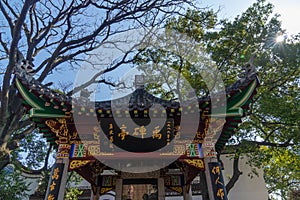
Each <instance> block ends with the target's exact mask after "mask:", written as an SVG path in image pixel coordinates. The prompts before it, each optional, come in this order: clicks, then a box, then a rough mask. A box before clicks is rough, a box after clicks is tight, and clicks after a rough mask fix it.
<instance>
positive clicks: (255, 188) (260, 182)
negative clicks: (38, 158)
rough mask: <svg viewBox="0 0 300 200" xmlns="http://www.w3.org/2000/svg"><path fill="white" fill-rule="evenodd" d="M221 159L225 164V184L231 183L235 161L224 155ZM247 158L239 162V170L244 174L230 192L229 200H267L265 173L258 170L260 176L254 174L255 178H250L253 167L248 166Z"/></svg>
mask: <svg viewBox="0 0 300 200" xmlns="http://www.w3.org/2000/svg"><path fill="white" fill-rule="evenodd" d="M221 159H222V161H223V164H224V171H223V177H224V180H225V183H227V182H228V181H229V177H230V176H232V171H233V160H232V159H230V158H229V157H228V156H226V155H222V156H221ZM246 162H247V157H244V158H243V159H240V160H239V170H240V171H241V172H243V174H242V175H241V176H240V177H239V179H238V181H237V182H236V183H235V185H234V187H233V188H232V189H231V190H230V191H229V194H228V199H229V200H253V199H257V200H267V199H268V192H267V188H266V184H265V181H264V179H263V171H262V170H261V169H256V171H257V172H258V175H259V176H256V175H255V174H253V173H252V175H253V178H250V177H249V176H248V174H249V173H251V167H250V166H249V165H247V164H246Z"/></svg>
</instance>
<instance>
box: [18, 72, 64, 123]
mask: <svg viewBox="0 0 300 200" xmlns="http://www.w3.org/2000/svg"><path fill="white" fill-rule="evenodd" d="M16 87H17V89H18V91H19V93H20V94H21V96H22V98H23V99H24V101H25V102H26V104H28V105H29V106H30V107H31V108H30V110H29V117H30V118H65V117H68V116H67V115H66V113H65V112H63V111H61V110H58V109H53V108H51V107H47V106H46V105H45V102H44V101H43V100H42V99H39V98H38V97H37V96H35V95H34V94H32V93H31V91H30V90H28V89H27V88H26V87H25V86H24V85H23V84H22V82H21V80H20V79H19V78H16Z"/></svg>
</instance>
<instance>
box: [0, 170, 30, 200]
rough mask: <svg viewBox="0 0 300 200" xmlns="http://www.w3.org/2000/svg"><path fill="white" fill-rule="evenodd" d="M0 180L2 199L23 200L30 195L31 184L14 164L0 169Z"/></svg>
mask: <svg viewBox="0 0 300 200" xmlns="http://www.w3.org/2000/svg"><path fill="white" fill-rule="evenodd" d="M0 180H1V181H0V200H22V199H24V197H26V196H28V195H27V192H28V191H29V190H28V187H29V184H28V183H26V181H25V178H24V177H23V176H21V173H20V171H19V170H17V169H15V167H13V166H12V165H8V166H7V167H6V168H4V170H1V171H0Z"/></svg>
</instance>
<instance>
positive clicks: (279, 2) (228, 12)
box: [201, 0, 300, 34]
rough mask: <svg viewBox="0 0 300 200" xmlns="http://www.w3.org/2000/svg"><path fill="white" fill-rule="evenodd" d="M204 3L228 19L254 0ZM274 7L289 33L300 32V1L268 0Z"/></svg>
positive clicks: (211, 0) (209, 1) (206, 1)
mask: <svg viewBox="0 0 300 200" xmlns="http://www.w3.org/2000/svg"><path fill="white" fill-rule="evenodd" d="M201 2H202V3H203V4H204V5H209V6H213V8H214V9H217V8H219V7H220V8H221V11H220V17H225V18H228V19H232V18H234V17H235V16H236V15H238V14H241V13H242V12H243V11H245V10H246V9H247V8H248V7H249V6H250V5H252V4H253V3H254V2H256V1H255V0H239V1H238V0H202V1H201ZM268 2H270V3H272V4H273V5H274V6H275V7H274V12H275V13H278V14H280V15H281V17H280V19H281V20H282V27H283V28H284V29H286V30H287V33H289V34H297V33H300V11H299V10H300V1H299V0H269V1H268Z"/></svg>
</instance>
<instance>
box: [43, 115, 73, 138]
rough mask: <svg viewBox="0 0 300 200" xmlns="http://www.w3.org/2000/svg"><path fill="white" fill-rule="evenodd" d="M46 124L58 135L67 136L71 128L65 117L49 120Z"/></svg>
mask: <svg viewBox="0 0 300 200" xmlns="http://www.w3.org/2000/svg"><path fill="white" fill-rule="evenodd" d="M45 124H46V125H47V126H48V127H49V128H50V129H51V131H52V132H53V133H55V134H56V136H57V137H67V136H68V133H69V130H68V127H67V121H66V119H64V118H60V119H57V121H55V120H47V121H46V122H45Z"/></svg>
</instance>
